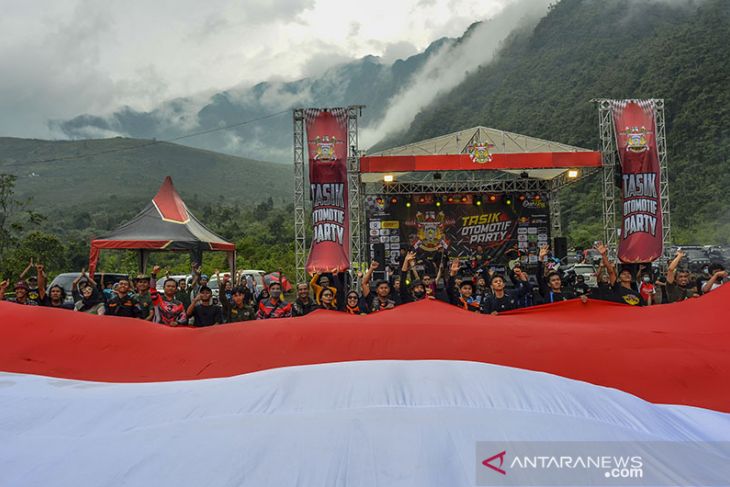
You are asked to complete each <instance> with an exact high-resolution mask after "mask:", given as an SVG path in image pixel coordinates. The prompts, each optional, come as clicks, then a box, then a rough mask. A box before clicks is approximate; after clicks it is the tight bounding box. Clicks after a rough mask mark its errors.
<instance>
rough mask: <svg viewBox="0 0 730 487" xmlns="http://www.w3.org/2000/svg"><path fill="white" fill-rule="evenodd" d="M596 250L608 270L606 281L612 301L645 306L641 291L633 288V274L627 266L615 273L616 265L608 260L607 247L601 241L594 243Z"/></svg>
mask: <svg viewBox="0 0 730 487" xmlns="http://www.w3.org/2000/svg"><path fill="white" fill-rule="evenodd" d="M595 247H596V250H598V252H599V253H600V254H601V262H602V263H603V265H604V267H605V268H606V270H607V271H608V282H609V285H610V289H611V293H612V297H613V301H616V302H618V303H624V304H628V305H630V306H646V301H644V298H643V297H641V293H639V291H637V290H636V289H634V288H633V285H632V284H633V282H634V274H633V272H631V269H630V268H629V267H628V266H624V267H622V269H621V271H620V272H619V273H618V274H616V267H615V266H614V265H613V262H611V261H610V260H608V247H606V246H605V245H604V244H603V243H602V242H598V243H596V246H595Z"/></svg>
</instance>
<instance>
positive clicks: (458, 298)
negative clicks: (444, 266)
mask: <svg viewBox="0 0 730 487" xmlns="http://www.w3.org/2000/svg"><path fill="white" fill-rule="evenodd" d="M460 268H461V262H460V261H459V259H458V258H456V259H454V260H453V261H452V262H451V267H450V268H449V283H448V284H447V288H446V291H447V293H448V295H449V302H450V303H451V304H453V305H454V306H458V307H459V308H461V309H464V310H466V311H473V312H475V313H478V312H479V311H480V308H481V303H480V302H479V299H478V297H476V296H474V282H473V281H472V280H471V279H465V278H461V280H460V282H459V283H458V284H457V283H456V281H457V279H458V278H457V273H458V272H459V269H460Z"/></svg>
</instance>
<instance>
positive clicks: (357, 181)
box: [347, 105, 369, 289]
mask: <svg viewBox="0 0 730 487" xmlns="http://www.w3.org/2000/svg"><path fill="white" fill-rule="evenodd" d="M363 108H365V106H364V105H351V106H349V107H347V199H348V205H349V217H350V249H349V250H350V269H351V270H352V271H357V270H360V269H361V266H362V263H363V246H364V238H363V237H364V235H365V233H364V230H363V225H365V220H364V218H363V213H364V212H363V211H362V205H363V199H362V191H361V189H362V183H361V178H360V149H359V145H358V119H359V117H360V116H361V115H362V109H363ZM368 257H369V255H368ZM366 260H368V259H366ZM351 278H352V280H353V285H354V286H355V287H354V289H357V286H358V285H359V282H357V281H358V279H357V272H354V273H353V274H352V276H351Z"/></svg>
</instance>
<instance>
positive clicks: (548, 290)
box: [537, 244, 588, 304]
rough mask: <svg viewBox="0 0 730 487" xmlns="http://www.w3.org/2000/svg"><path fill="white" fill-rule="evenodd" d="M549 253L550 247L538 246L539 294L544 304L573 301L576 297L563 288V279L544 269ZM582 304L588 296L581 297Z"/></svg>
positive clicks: (557, 274) (554, 272)
mask: <svg viewBox="0 0 730 487" xmlns="http://www.w3.org/2000/svg"><path fill="white" fill-rule="evenodd" d="M548 252H550V246H549V245H547V244H543V245H541V246H540V253H539V254H538V260H537V282H538V284H539V285H540V294H541V295H542V298H543V301H544V303H545V304H549V303H557V302H558V301H567V300H569V299H575V298H576V295H575V293H573V292H572V291H570V290H567V289H564V288H563V279H562V277H560V274H559V273H558V272H556V271H548V270H547V269H545V258H546V257H547V255H548ZM580 299H581V301H583V302H584V303H585V302H586V301H587V300H588V296H585V295H583V296H581V297H580Z"/></svg>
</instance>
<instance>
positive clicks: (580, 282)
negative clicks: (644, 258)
mask: <svg viewBox="0 0 730 487" xmlns="http://www.w3.org/2000/svg"><path fill="white" fill-rule="evenodd" d="M595 251H596V252H597V254H598V255H600V261H599V262H598V268H597V270H596V278H597V286H596V287H590V286H588V284H587V283H586V282H585V278H584V276H583V275H575V274H572V275H571V274H570V273H565V272H563V271H561V269H560V266H559V264H558V265H556V262H559V261H558V260H557V259H554V258H552V256H551V255H550V248H549V247H548V246H547V245H543V246H541V247H540V249H539V254H538V259H537V269H536V271H535V278H536V279H534V280H532V281H531V279H530V274H529V273H528V272H527V270H526V269H524V268H523V266H522V265H521V264H520V262H519V260H513V261H511V262H509V263H508V265H506V266H502V268H503V269H504V272H499V270H498V269H497V268H496V267H494V266H493V265H492V264H493V263H492V262H490V261H488V260H487V259H486V258H485V257H484V253H483V251H480V249H479V248H478V249H477V252H476V253H475V255H473V256H470V257H469V258H468V259H461V258H454V259H451V260H450V261H449V260H448V259H447V258H446V257H445V253H442V254H441V256H442V258H440V259H439V260H438V261H437V263H436V264H434V263H433V262H431V267H430V269H429V268H428V267H424V266H423V265H422V264H420V265H417V262H418V260H417V254H416V252H415V251H408V250H406V249H404V250H403V251H402V252H401V255H400V257H399V258H398V259H397V261H396V264H395V266H394V268H391V267H390V266H388V268H387V269H385V270H381V271H379V268H380V264H379V263H378V262H377V261H373V262H372V263H371V264H370V266H369V268H368V269H367V271H366V272H365V273H364V274H363V273H359V274H358V278H359V279H358V281H359V283H360V285H359V289H354V288H353V287H352V286H351V285H349V284H348V283H349V282H350V280H349V279H348V278H347V277H348V276H347V274H323V275H318V274H314V275H313V276H312V278H311V280H310V281H309V282H300V283H298V284H297V286H296V296H295V298H294V299H293V300H292V301H287V300H286V299H285V297H284V295H283V290H282V284H281V282H270V283H269V284H268V286H265V287H264V288H263V289H258V288H257V285H256V283H255V282H254V281H253V279H252V278H251V276H250V275H244V274H243V273H237V274H236V275H234V276H230V275H224V276H223V277H222V278H221V276H220V273H219V272H218V271H215V273H216V275H217V279H218V283H219V285H220V290H219V296H218V298H217V301H218V303H216V302H215V301H216V300H215V299H214V297H213V290H212V289H211V288H210V287H209V286H208V276H207V275H205V274H203V273H202V272H201V268H200V266H198V265H197V264H193V266H192V269H191V274H192V279H191V280H190V281H188V279H187V278H182V279H174V278H171V277H167V276H160V275H159V274H160V267H159V266H155V267H154V268H153V270H152V273H151V275H149V276H148V275H142V274H140V275H137V276H136V277H135V278H134V279H129V278H122V279H119V280H118V281H117V282H116V283H111V282H106V281H105V279H104V276H103V274H102V275H101V278H100V279H99V282H97V281H95V280H94V278H93V276H91V275H89V274H87V273H86V272H85V271H84V270H82V272H81V274H80V275H79V277H78V278H76V280H74V282H73V284H72V294H73V299H72V302H69V301H68V300H67V299H66V291H65V290H64V289H63V287H61V286H58V285H53V286H50V288H48V289H46V282H45V281H46V275H45V270H44V266H43V264H41V263H36V264H34V263H33V262H32V261H31V263H30V264H29V266H28V267H27V268H26V269H25V271H24V272H23V273H22V274H21V276H20V280H19V281H18V282H17V283H16V284H15V293H14V296H12V297H11V298H10V299H9V300H10V301H13V302H15V303H17V304H23V305H40V306H47V307H53V308H62V309H69V310H75V311H78V312H84V313H90V314H97V315H112V316H123V317H129V318H138V319H142V320H147V321H152V322H155V323H161V324H165V325H171V326H177V325H192V326H198V327H200V326H211V325H217V324H223V323H235V322H241V321H249V320H264V319H273V318H286V317H298V316H305V315H307V314H309V313H311V312H312V311H314V310H317V309H325V310H331V311H338V312H344V313H349V314H357V315H363V314H370V313H376V312H380V311H385V310H389V309H393V308H395V307H396V306H400V305H403V304H406V303H410V302H415V301H421V300H441V301H444V302H447V303H450V304H452V305H454V306H457V307H459V308H462V309H464V310H466V311H471V312H475V313H484V314H492V315H495V314H499V313H502V312H505V311H510V310H514V309H518V308H524V307H529V306H534V305H539V304H547V303H555V302H559V301H566V300H571V299H579V300H581V301H583V302H584V303H585V302H587V300H588V298H589V297H590V298H592V299H602V300H609V301H615V302H620V303H624V304H627V305H631V306H647V305H656V304H664V303H674V302H677V301H682V300H685V299H690V298H694V297H697V296H699V295H701V294H704V293H708V292H711V291H713V290H714V289H717V287H719V286H720V285H722V284H723V283H724V282H725V280H727V277H728V273H727V272H726V271H725V269H724V268H723V267H722V266H721V265H719V264H713V265H712V266H710V267H709V268H708V269H707V272H706V273H704V274H703V275H701V276H693V275H691V274H690V272H689V271H688V270H686V269H683V268H681V267H680V264H681V262H682V259H683V258H684V254H683V252H682V251H681V250H679V251H678V252H677V254H676V256H675V258H674V259H673V260H672V262H671V263H670V264H669V266H668V268H667V270H666V275H655V274H654V271H653V270H652V268H651V266H642V265H640V266H638V267H634V266H622V267H621V268H617V266H616V265H615V264H614V263H613V262H612V261H611V259H609V257H608V249H607V248H606V246H605V245H603V244H602V243H600V242H598V243H597V244H596V245H595ZM32 267H35V270H36V276H35V277H34V276H31V277H29V278H28V279H27V280H25V279H24V277H25V275H26V274H27V273H28V272H29V271H30V270H31V268H32ZM419 268H420V271H419ZM376 274H380V275H381V276H382V278H379V279H374V276H375V275H376ZM158 279H162V280H163V285H162V290H161V291H158V289H157V282H158ZM532 282H536V284H537V285H536V286H535V285H533V283H532ZM9 284H10V281H9V280H7V279H6V280H4V281H2V282H0V300H1V299H4V297H5V292H6V290H7V288H8V287H9Z"/></svg>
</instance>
